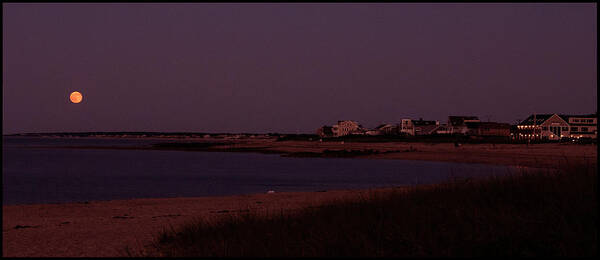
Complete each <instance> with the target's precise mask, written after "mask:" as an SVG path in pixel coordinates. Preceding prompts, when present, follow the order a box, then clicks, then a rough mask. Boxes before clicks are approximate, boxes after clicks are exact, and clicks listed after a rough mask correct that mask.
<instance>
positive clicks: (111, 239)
mask: <svg viewBox="0 0 600 260" xmlns="http://www.w3.org/2000/svg"><path fill="white" fill-rule="evenodd" d="M162 140H164V139H162ZM72 148H73V147H72ZM74 148H75V149H81V148H80V147H74ZM228 148H233V149H237V148H242V149H246V150H245V152H248V149H255V150H257V148H260V149H262V150H264V151H258V152H265V151H267V152H268V153H278V154H285V153H297V152H312V153H319V152H321V153H322V152H323V151H324V150H326V149H329V150H342V149H344V150H346V149H347V150H350V151H352V150H366V149H371V150H376V151H393V150H402V149H405V150H408V151H409V152H399V153H380V154H372V155H361V156H356V157H353V158H362V159H394V160H398V159H400V160H427V161H441V162H460V163H483V164H498V165H510V166H524V167H531V166H533V167H536V168H544V167H560V166H564V165H565V164H569V163H571V164H576V163H582V162H586V163H591V164H594V165H595V164H596V163H597V146H596V145H585V146H582V145H571V144H568V145H564V144H536V145H531V146H525V145H515V144H495V145H492V144H465V145H463V146H460V147H454V145H453V144H451V143H450V144H445V143H437V144H436V143H434V144H425V143H401V142H394V143H352V142H347V143H340V142H335V143H334V142H331V143H330V142H327V143H325V142H323V143H320V142H308V141H278V142H275V141H273V140H252V141H247V142H231V143H230V144H225V145H221V146H215V147H210V150H211V151H215V152H228V151H227V150H226V149H228ZM89 149H97V148H89ZM105 149H114V148H105ZM144 150H147V149H144ZM158 150H165V149H158ZM167 150H168V149H167ZM229 152H231V151H229ZM255 152H256V151H255ZM540 166H542V167H540ZM425 186H426V185H425ZM413 187H417V186H413ZM405 188H409V187H405ZM398 189H403V187H396V188H372V189H362V190H328V191H325V192H306V191H304V192H275V193H272V194H267V193H257V194H245V195H230V196H214V197H213V196H209V197H180V198H141V199H125V200H106V201H105V200H102V201H91V202H88V203H84V202H67V203H52V204H20V205H3V237H4V239H3V256H5V257H11V256H17V257H20V256H21V257H23V256H24V257H35V256H46V257H51V256H75V257H78V256H79V257H81V256H91V257H98V256H99V257H115V256H123V255H126V252H125V247H126V246H128V247H129V248H130V249H131V250H133V251H136V250H143V248H144V246H147V245H148V244H150V243H151V242H152V239H154V236H155V235H157V234H158V232H160V231H161V230H163V229H169V228H170V227H175V228H176V227H177V226H179V225H181V224H183V223H186V222H188V221H192V220H194V219H197V218H205V219H211V220H216V219H219V218H222V217H224V216H227V215H229V214H244V213H259V214H263V213H264V214H269V213H276V214H277V213H280V212H290V211H293V210H298V209H301V208H305V207H313V206H317V205H319V204H323V203H327V202H330V201H335V200H339V199H348V198H359V197H363V198H364V197H365V196H369V194H372V192H385V191H386V190H398Z"/></svg>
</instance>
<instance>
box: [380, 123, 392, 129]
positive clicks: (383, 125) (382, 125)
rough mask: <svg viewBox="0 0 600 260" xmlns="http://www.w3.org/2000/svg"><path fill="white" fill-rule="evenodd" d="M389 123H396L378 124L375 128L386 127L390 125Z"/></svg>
mask: <svg viewBox="0 0 600 260" xmlns="http://www.w3.org/2000/svg"><path fill="white" fill-rule="evenodd" d="M388 125H389V126H390V127H394V125H392V124H381V125H378V126H377V127H375V129H381V128H383V127H385V126H388Z"/></svg>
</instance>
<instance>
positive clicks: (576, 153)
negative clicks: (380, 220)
mask: <svg viewBox="0 0 600 260" xmlns="http://www.w3.org/2000/svg"><path fill="white" fill-rule="evenodd" d="M26 137H27V136H26ZM29 137H33V136H29ZM35 137H39V138H75V139H78V138H99V139H104V138H106V139H115V140H118V139H121V138H124V139H143V140H153V141H154V140H155V141H156V143H153V144H148V145H145V146H139V145H138V146H90V145H86V146H55V147H53V148H63V149H124V150H173V151H190V152H194V151H200V152H250V153H262V154H279V155H281V156H284V157H314V158H363V159H396V160H425V161H438V162H457V163H479V164H492V165H508V166H523V167H533V168H557V167H560V166H564V165H567V164H581V163H583V164H597V145H596V144H585V145H583V144H572V143H539V144H519V143H477V142H475V143H468V142H467V143H461V144H460V145H459V146H457V145H456V144H455V143H452V142H435V140H432V141H427V142H418V141H411V142H408V141H403V140H390V141H381V142H364V141H356V142H354V141H351V140H350V141H334V140H328V141H320V140H318V139H317V140H315V139H313V140H310V141H306V140H281V139H278V138H277V137H268V138H256V137H255V138H219V137H212V136H211V137H200V138H197V137H196V138H194V137H187V138H181V137H179V138H177V137H172V136H170V137H133V136H132V137H114V136H94V137H52V136H35ZM45 147H46V148H47V146H45Z"/></svg>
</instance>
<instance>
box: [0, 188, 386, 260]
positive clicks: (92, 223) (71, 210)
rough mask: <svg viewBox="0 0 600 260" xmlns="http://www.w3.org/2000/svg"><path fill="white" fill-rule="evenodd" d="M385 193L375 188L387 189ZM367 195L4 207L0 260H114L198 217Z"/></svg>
mask: <svg viewBox="0 0 600 260" xmlns="http://www.w3.org/2000/svg"><path fill="white" fill-rule="evenodd" d="M391 189H392V188H388V189H378V191H382V190H391ZM369 192H370V191H369V190H354V191H351V190H338V191H325V192H283V193H279V192H275V193H271V194H267V193H265V194H251V195H238V196H227V197H199V198H159V199H132V200H113V201H96V202H93V201H92V202H89V203H87V204H86V203H64V204H38V205H11V206H3V213H2V214H3V222H2V236H3V240H2V249H3V250H2V252H3V253H2V255H3V256H4V257H116V256H127V253H126V251H125V248H126V247H128V248H130V249H132V251H133V252H140V251H141V250H145V248H146V247H147V246H149V245H150V244H151V243H152V241H153V239H154V238H155V237H156V235H157V234H158V233H159V232H160V231H161V230H164V229H170V228H171V227H174V228H175V227H178V226H179V225H181V224H184V223H186V222H189V221H193V220H194V219H197V218H203V219H206V220H209V221H211V220H213V221H214V220H215V219H219V218H222V217H223V216H227V215H231V214H234V215H235V214H245V213H258V214H281V212H282V211H283V212H290V211H293V210H297V209H300V208H303V207H308V206H316V205H319V204H323V203H325V202H327V201H334V200H337V199H345V198H358V197H360V196H363V197H364V196H369Z"/></svg>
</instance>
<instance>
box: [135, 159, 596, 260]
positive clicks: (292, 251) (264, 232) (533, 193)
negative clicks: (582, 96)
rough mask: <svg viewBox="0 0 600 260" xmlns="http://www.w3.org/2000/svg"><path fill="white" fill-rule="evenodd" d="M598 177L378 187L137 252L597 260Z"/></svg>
mask: <svg viewBox="0 0 600 260" xmlns="http://www.w3.org/2000/svg"><path fill="white" fill-rule="evenodd" d="M597 181H598V175H597V166H596V164H592V165H579V166H578V165H570V166H569V167H568V168H565V169H562V170H558V171H550V170H544V171H538V172H515V173H513V174H511V175H508V176H497V177H490V178H482V179H462V180H458V179H457V180H453V181H448V182H445V183H442V184H436V185H426V186H415V187H411V188H405V189H394V190H392V191H387V192H378V191H373V192H371V193H370V194H369V195H368V196H365V197H361V198H357V199H348V200H339V201H335V202H331V203H329V204H325V205H322V206H319V207H311V208H305V209H303V210H301V211H299V212H295V213H293V214H292V213H284V212H279V213H274V214H268V215H267V216H264V215H261V216H259V215H257V214H251V213H246V214H232V215H229V216H228V217H226V218H223V219H221V220H220V221H217V222H208V221H205V220H198V221H195V222H191V223H188V224H186V225H184V226H181V227H176V228H172V229H170V230H165V231H164V232H162V233H160V234H159V235H158V236H157V237H156V239H155V242H154V244H153V246H152V248H151V249H148V250H145V251H143V252H130V255H132V256H167V257H188V256H193V257H199V256H200V257H239V256H243V257H319V256H324V257H327V256H330V257H337V256H341V257H361V256H367V257H402V256H416V257H419V256H442V257H443V256H450V257H463V256H467V257H468V256H594V255H597V242H598V226H597V223H598V210H597V206H598V203H597Z"/></svg>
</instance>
